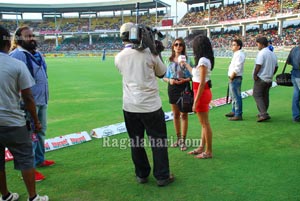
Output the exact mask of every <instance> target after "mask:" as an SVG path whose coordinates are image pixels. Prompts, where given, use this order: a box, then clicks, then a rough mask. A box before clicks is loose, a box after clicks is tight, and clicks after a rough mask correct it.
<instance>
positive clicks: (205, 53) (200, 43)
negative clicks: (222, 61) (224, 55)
mask: <svg viewBox="0 0 300 201" xmlns="http://www.w3.org/2000/svg"><path fill="white" fill-rule="evenodd" d="M193 52H194V57H195V63H196V64H198V62H199V59H200V58H201V57H206V58H208V59H209V60H210V63H211V70H212V69H213V68H214V65H215V57H214V52H213V49H212V46H211V43H210V40H209V38H208V37H206V36H203V35H198V36H196V37H195V38H194V40H193Z"/></svg>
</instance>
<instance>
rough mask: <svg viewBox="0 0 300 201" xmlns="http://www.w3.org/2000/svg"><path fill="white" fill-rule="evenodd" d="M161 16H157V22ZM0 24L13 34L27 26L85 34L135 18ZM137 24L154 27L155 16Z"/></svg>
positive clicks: (141, 18)
mask: <svg viewBox="0 0 300 201" xmlns="http://www.w3.org/2000/svg"><path fill="white" fill-rule="evenodd" d="M162 18H163V16H161V15H160V16H158V20H157V21H158V22H159V21H161V19H162ZM0 21H1V24H2V25H3V26H4V27H6V28H7V29H8V30H10V32H14V30H16V29H17V27H18V26H23V25H27V26H30V27H31V28H33V30H34V31H35V32H47V31H48V32H54V31H57V32H85V31H97V30H119V28H120V26H121V25H122V24H123V21H125V22H135V21H136V16H133V15H131V16H129V15H125V16H123V17H122V16H114V17H111V16H101V17H81V18H78V17H62V18H61V17H57V18H56V19H55V18H53V17H44V18H43V19H34V20H22V19H18V23H16V20H11V19H0ZM138 21H139V23H142V24H145V25H148V26H156V14H153V13H151V14H145V15H141V16H139V18H138Z"/></svg>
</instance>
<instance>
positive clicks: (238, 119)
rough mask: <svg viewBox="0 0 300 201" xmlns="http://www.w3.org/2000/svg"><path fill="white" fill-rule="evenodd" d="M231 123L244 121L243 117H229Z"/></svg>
mask: <svg viewBox="0 0 300 201" xmlns="http://www.w3.org/2000/svg"><path fill="white" fill-rule="evenodd" d="M228 120H229V121H242V120H243V117H242V116H234V117H229V118H228Z"/></svg>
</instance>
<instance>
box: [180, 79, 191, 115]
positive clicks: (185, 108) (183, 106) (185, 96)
mask: <svg viewBox="0 0 300 201" xmlns="http://www.w3.org/2000/svg"><path fill="white" fill-rule="evenodd" d="M193 104H194V92H193V90H192V89H191V86H190V82H188V83H187V85H186V87H185V89H184V90H183V91H182V92H181V95H180V97H179V99H178V100H177V102H176V105H177V106H178V108H179V110H180V112H185V113H186V112H193Z"/></svg>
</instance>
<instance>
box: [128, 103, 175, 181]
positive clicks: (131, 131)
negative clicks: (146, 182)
mask: <svg viewBox="0 0 300 201" xmlns="http://www.w3.org/2000/svg"><path fill="white" fill-rule="evenodd" d="M123 114H124V118H125V125H126V128H127V132H128V135H129V138H130V142H131V157H132V160H133V163H134V166H135V174H136V176H138V177H142V178H145V177H148V176H149V174H150V171H151V167H150V164H149V160H148V157H147V153H146V151H145V146H147V145H148V144H149V145H150V146H151V150H152V155H153V166H154V169H153V175H154V177H155V178H156V179H157V180H162V179H167V178H169V175H170V171H169V158H168V142H167V128H166V122H165V114H164V112H163V110H162V109H161V108H160V109H159V110H157V111H155V112H150V113H132V112H127V111H123ZM145 131H146V133H147V135H148V140H149V143H145V140H144V134H145Z"/></svg>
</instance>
